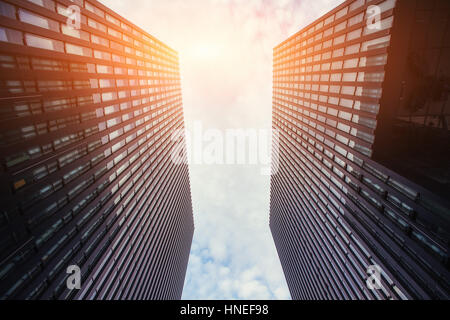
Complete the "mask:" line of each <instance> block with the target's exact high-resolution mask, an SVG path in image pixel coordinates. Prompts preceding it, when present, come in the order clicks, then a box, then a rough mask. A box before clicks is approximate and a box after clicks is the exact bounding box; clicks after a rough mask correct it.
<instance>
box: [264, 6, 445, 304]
mask: <svg viewBox="0 0 450 320" xmlns="http://www.w3.org/2000/svg"><path fill="white" fill-rule="evenodd" d="M449 13H450V3H449V2H448V1H439V0H433V1H423V0H397V1H395V0H384V1H375V0H372V1H370V0H367V1H365V0H350V1H345V2H344V3H342V4H341V5H340V6H338V7H337V8H335V9H334V10H332V11H331V12H329V13H327V14H326V15H324V16H323V17H320V18H319V19H317V20H316V21H315V22H313V23H312V24H310V25H309V26H307V27H306V28H304V29H303V30H301V31H300V32H298V33H297V34H295V35H294V36H292V37H290V38H289V39H287V40H286V41H284V42H282V43H281V44H280V45H278V46H277V47H276V48H274V75H273V77H274V80H273V81H274V89H273V128H274V130H278V131H279V133H280V146H279V162H280V163H279V171H278V174H276V175H274V176H273V177H272V181H271V210H270V211H271V212H270V227H271V230H272V234H273V237H274V241H275V244H276V247H277V250H278V254H279V257H280V260H281V263H282V266H283V270H284V273H285V276H286V279H287V283H288V286H289V289H290V292H291V295H292V297H293V298H294V299H319V300H322V299H448V298H449V297H450V291H449V285H450V275H449V261H448V254H449V239H450V222H449V220H450V215H449V213H450V205H449V200H448V199H449V198H448V196H449V194H450V193H449V191H450V189H449V186H450V184H449V182H450V168H449V165H450V156H449V153H450V148H449V146H450V139H449V138H450V135H449V124H450V123H449V120H450V102H449V99H448V90H449V77H450V65H449V61H450V48H449V44H450V26H449ZM377 271H379V272H380V276H379V277H378V279H380V282H379V283H378V282H377V281H376V279H377Z"/></svg>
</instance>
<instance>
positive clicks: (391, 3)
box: [274, 0, 396, 61]
mask: <svg viewBox="0 0 450 320" xmlns="http://www.w3.org/2000/svg"><path fill="white" fill-rule="evenodd" d="M365 2H366V0H356V1H354V2H353V4H357V6H355V7H353V9H352V5H353V4H350V6H346V7H345V8H343V9H341V10H340V11H339V12H337V13H336V14H332V15H330V16H326V17H325V19H324V20H319V21H318V22H317V23H315V25H314V26H311V27H310V28H309V29H308V30H305V31H301V32H300V33H298V34H297V35H294V36H292V37H291V38H289V39H288V40H286V41H285V42H284V43H283V44H282V45H280V46H278V47H276V48H275V49H274V58H275V60H276V61H283V60H284V59H286V57H283V56H284V55H289V54H291V53H293V52H299V49H302V48H306V47H308V46H311V45H312V44H313V43H314V42H317V41H320V40H322V39H325V38H327V37H330V36H332V35H333V34H336V33H339V32H342V31H343V30H346V29H347V28H351V27H352V26H354V25H356V24H358V23H361V22H363V21H367V24H366V26H365V27H364V31H362V30H361V31H357V32H356V33H362V34H363V35H367V34H370V33H373V32H378V31H380V30H384V29H387V28H389V27H390V25H391V24H392V21H391V19H392V18H391V17H389V18H387V19H384V20H381V25H380V27H378V26H377V27H372V26H370V23H369V22H370V21H369V18H370V17H372V14H369V13H368V12H366V13H365V12H361V13H358V14H354V15H353V13H352V11H354V10H355V9H357V8H360V7H362V6H363V5H364V4H365ZM395 4H396V0H386V1H384V2H381V3H379V4H377V7H378V8H379V9H380V11H379V12H377V13H379V14H382V13H384V12H386V11H388V10H390V9H392V8H394V7H395ZM345 16H347V17H348V19H347V20H344V21H341V22H339V23H334V24H333V26H332V27H328V29H326V30H324V31H323V32H322V31H321V29H322V28H327V26H328V25H330V24H331V23H332V22H334V21H335V20H339V19H342V18H343V17H345ZM335 18H336V19H335ZM364 18H365V19H364ZM378 18H379V17H378ZM319 31H320V33H319ZM356 33H355V34H352V35H350V38H352V37H357V35H356ZM313 34H314V35H313ZM343 36H344V37H345V35H343ZM341 37H342V36H341ZM328 41H330V40H328ZM340 41H342V40H341V39H338V40H337V42H340Z"/></svg>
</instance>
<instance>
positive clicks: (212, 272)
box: [100, 0, 343, 300]
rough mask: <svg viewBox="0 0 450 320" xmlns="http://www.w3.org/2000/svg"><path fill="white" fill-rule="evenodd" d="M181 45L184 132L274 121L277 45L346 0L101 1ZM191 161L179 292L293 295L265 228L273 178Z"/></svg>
mask: <svg viewBox="0 0 450 320" xmlns="http://www.w3.org/2000/svg"><path fill="white" fill-rule="evenodd" d="M100 1H101V2H102V3H103V4H104V5H106V6H107V7H109V8H111V9H113V10H114V11H115V12H117V13H118V14H120V15H121V16H123V17H125V18H126V19H128V20H129V21H131V22H132V23H134V24H135V25H137V26H139V27H140V28H142V29H144V30H145V31H147V32H148V33H150V34H151V35H153V36H154V37H156V38H158V39H159V40H161V41H162V42H164V43H165V44H167V45H168V46H170V47H171V48H173V49H175V50H177V51H178V53H179V57H180V72H181V83H182V95H183V106H184V114H185V123H186V128H187V130H188V131H191V132H192V131H193V127H194V125H195V124H198V123H201V124H202V126H203V127H204V128H205V129H219V130H225V129H266V130H270V128H271V110H272V105H271V103H272V50H273V48H274V47H275V46H276V45H278V44H279V43H281V42H282V41H284V40H285V39H287V38H288V37H289V36H291V35H293V34H294V33H296V32H298V31H299V30H301V29H302V28H303V27H305V26H307V25H308V24H309V23H311V22H313V21H314V20H315V19H317V18H319V17H320V16H321V15H323V14H325V13H327V12H328V11H330V10H331V9H333V8H334V7H336V6H337V5H339V4H340V3H341V2H343V1H342V0H132V1H130V0H100ZM260 169H261V168H260V167H258V166H250V165H247V166H245V165H196V164H192V165H191V166H190V180H191V191H192V202H193V211H194V220H195V234H194V240H193V243H192V249H191V255H190V258H189V264H188V269H187V274H186V282H185V287H184V292H183V299H187V300H210V299H219V300H241V299H243V300H246V299H252V300H253V299H254V300H260V299H268V300H270V299H290V294H289V290H288V288H287V284H286V280H285V278H284V274H283V271H282V268H281V264H280V262H279V258H278V255H277V252H276V249H275V245H274V242H273V239H272V236H271V233H270V229H269V204H270V177H269V176H264V175H262V174H261V172H260Z"/></svg>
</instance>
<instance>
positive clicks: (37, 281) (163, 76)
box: [0, 0, 194, 299]
mask: <svg viewBox="0 0 450 320" xmlns="http://www.w3.org/2000/svg"><path fill="white" fill-rule="evenodd" d="M0 15H1V17H0V104H1V105H0V112H1V114H0V144H1V145H0V148H1V157H0V159H1V167H0V189H1V190H0V197H1V200H0V201H1V209H0V235H1V236H0V299H180V298H181V294H182V289H183V285H184V278H185V273H186V267H187V262H188V257H189V251H190V246H191V241H192V236H193V231H194V224H193V216H192V205H191V193H190V185H189V174H188V167H187V165H185V164H181V165H176V164H175V163H174V162H173V161H171V155H172V154H173V153H174V152H176V153H179V154H183V152H185V144H184V141H181V143H180V141H175V140H173V139H172V134H173V133H174V132H176V130H184V116H183V107H182V97H181V86H180V74H179V63H178V54H177V52H175V51H174V50H172V49H171V48H169V47H168V46H167V45H165V44H164V43H162V42H161V41H159V40H157V39H155V38H154V37H152V36H151V35H149V34H147V33H146V32H144V31H143V30H141V29H139V28H138V27H136V26H134V25H133V24H131V23H130V22H128V21H127V20H125V19H124V18H122V17H120V16H119V15H117V14H116V13H114V12H113V11H111V10H110V9H108V8H106V7H105V6H103V5H102V4H101V3H99V2H98V1H95V0H88V1H84V0H74V1H68V0H40V1H36V0H35V1H32V0H30V1H20V0H17V1H14V0H2V1H0ZM69 266H78V267H79V268H80V269H81V273H80V275H81V289H80V290H69V289H68V288H67V285H66V281H67V279H68V277H69V276H70V274H68V273H67V268H68V267H69Z"/></svg>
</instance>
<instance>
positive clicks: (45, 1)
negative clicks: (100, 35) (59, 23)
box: [2, 0, 176, 61]
mask: <svg viewBox="0 0 450 320" xmlns="http://www.w3.org/2000/svg"><path fill="white" fill-rule="evenodd" d="M27 1H29V2H32V3H34V4H36V5H38V6H41V7H44V8H45V9H47V10H49V11H51V12H55V13H59V14H61V15H64V16H68V15H69V11H68V10H67V7H66V6H65V5H63V4H61V3H59V2H57V1H54V0H27ZM72 2H73V3H74V4H75V5H77V6H79V7H80V8H84V9H86V10H87V11H90V12H92V13H94V14H95V15H97V16H98V17H99V18H100V20H101V21H107V22H108V23H111V24H113V25H115V26H116V27H117V28H118V29H121V30H122V32H121V31H118V30H117V29H114V28H111V27H109V26H107V25H106V24H103V23H101V22H99V21H97V20H95V19H92V18H90V17H87V16H85V15H84V14H81V23H82V24H86V25H89V26H90V27H92V28H95V29H97V30H99V31H102V32H104V33H107V34H109V35H111V36H114V37H117V38H119V39H121V40H123V41H126V42H129V43H130V44H133V45H134V46H136V47H138V48H144V49H146V51H154V49H153V47H156V49H157V50H158V51H160V52H162V53H163V55H164V56H166V57H168V58H170V59H173V61H176V53H175V52H174V51H173V50H171V49H170V48H168V47H167V46H165V45H164V44H162V43H161V42H159V41H156V40H154V39H153V38H151V37H149V36H148V35H146V34H143V33H142V32H140V31H138V30H136V29H135V28H133V27H132V26H129V25H128V24H126V23H124V22H122V21H120V20H118V19H116V18H115V17H113V16H111V15H110V14H108V13H106V12H104V11H103V10H102V9H100V8H98V7H97V6H95V5H94V4H93V3H91V2H89V1H84V0H72ZM2 7H3V8H4V9H3V15H5V13H6V12H7V13H9V14H8V15H7V16H8V17H10V18H13V19H14V18H15V17H14V16H13V15H12V14H11V12H12V10H11V8H8V7H7V6H2ZM9 7H11V5H9ZM32 21H33V20H32ZM44 26H45V22H44ZM126 33H131V34H132V35H133V37H134V38H133V37H129V36H127V35H126ZM142 41H144V42H146V43H143V42H142Z"/></svg>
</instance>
